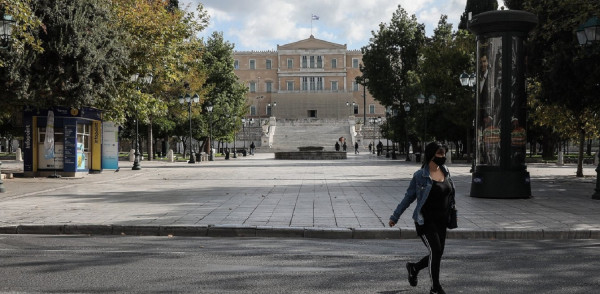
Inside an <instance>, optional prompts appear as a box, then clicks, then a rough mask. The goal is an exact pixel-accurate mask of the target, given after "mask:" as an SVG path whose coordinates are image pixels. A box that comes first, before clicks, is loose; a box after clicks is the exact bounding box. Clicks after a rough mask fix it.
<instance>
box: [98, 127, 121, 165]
mask: <svg viewBox="0 0 600 294" xmlns="http://www.w3.org/2000/svg"><path fill="white" fill-rule="evenodd" d="M117 168H119V126H118V125H117V124H115V123H114V122H103V123H102V169H117Z"/></svg>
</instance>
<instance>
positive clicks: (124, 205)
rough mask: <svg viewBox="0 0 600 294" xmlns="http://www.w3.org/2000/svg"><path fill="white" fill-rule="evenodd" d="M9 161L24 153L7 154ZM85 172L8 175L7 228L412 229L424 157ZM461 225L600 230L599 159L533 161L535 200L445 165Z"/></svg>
mask: <svg viewBox="0 0 600 294" xmlns="http://www.w3.org/2000/svg"><path fill="white" fill-rule="evenodd" d="M2 163H3V165H2V167H3V169H9V170H19V169H21V170H22V163H18V162H15V161H10V160H9V161H7V160H5V161H3V162H2ZM119 165H120V170H119V171H118V172H115V171H112V170H105V171H103V172H102V173H100V174H90V175H85V176H84V177H80V178H60V179H52V178H13V179H5V180H4V186H5V188H6V192H5V193H2V194H0V205H1V207H2V209H1V210H0V233H13V234H14V233H42V234H127V235H171V234H172V235H188V236H189V235H195V236H259V237H263V236H264V237H278V236H279V237H311V238H414V237H415V232H414V223H413V221H412V219H411V215H412V209H414V207H415V203H413V205H412V206H411V207H410V208H409V209H408V210H407V212H405V213H404V215H403V216H402V217H401V218H400V220H399V223H398V225H397V226H396V227H395V228H388V227H387V222H388V218H389V216H390V214H391V213H392V211H393V210H394V209H395V207H396V205H397V204H398V202H399V201H400V200H401V199H402V197H403V196H404V192H405V191H406V188H407V186H408V184H409V181H410V179H411V176H412V174H413V172H414V171H416V170H417V169H418V168H419V167H420V165H418V164H416V163H414V162H406V161H404V160H391V159H388V158H385V156H381V157H377V156H375V155H372V154H366V152H363V153H361V154H359V155H355V154H353V153H348V159H346V160H324V161H316V160H313V161H309V160H275V159H274V154H273V153H259V154H256V155H255V156H247V157H241V156H240V157H238V158H236V159H231V160H224V159H222V158H217V159H216V160H215V161H212V162H201V163H196V164H188V163H181V162H179V163H168V162H161V161H152V162H149V161H142V162H141V166H142V170H139V171H133V170H131V165H132V164H131V163H130V162H126V161H121V162H119ZM449 167H450V170H451V173H452V176H453V178H454V180H455V183H456V186H457V197H456V201H457V208H458V211H459V228H458V229H456V230H452V231H450V235H449V237H450V238H478V239H575V238H577V239H589V238H592V239H600V201H597V200H592V199H591V195H592V194H593V193H594V187H595V181H596V176H595V174H596V173H595V171H594V168H595V167H594V166H592V165H587V166H585V167H584V174H585V175H586V176H585V177H583V178H577V177H575V171H576V166H575V165H565V166H557V165H555V164H530V165H529V166H528V170H529V172H530V174H531V182H532V194H533V197H532V198H531V199H481V198H472V197H469V189H470V179H471V174H470V173H469V170H470V165H467V164H449Z"/></svg>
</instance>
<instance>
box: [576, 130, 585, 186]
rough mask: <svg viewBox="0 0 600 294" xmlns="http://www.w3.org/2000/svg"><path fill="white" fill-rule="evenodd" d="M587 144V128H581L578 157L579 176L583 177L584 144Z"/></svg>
mask: <svg viewBox="0 0 600 294" xmlns="http://www.w3.org/2000/svg"><path fill="white" fill-rule="evenodd" d="M584 144H585V130H584V129H582V128H580V129H579V156H578V157H577V177H583V146H584Z"/></svg>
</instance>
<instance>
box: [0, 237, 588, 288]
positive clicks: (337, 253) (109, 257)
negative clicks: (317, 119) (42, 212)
mask: <svg viewBox="0 0 600 294" xmlns="http://www.w3.org/2000/svg"><path fill="white" fill-rule="evenodd" d="M598 249H600V241H598V240H563V241H533V240H529V241H522V240H519V241H510V240H477V241H475V240H449V241H448V245H447V247H446V255H445V258H444V260H443V262H442V267H443V268H442V275H441V280H442V284H443V285H444V286H445V288H446V291H447V292H448V293H561V294H563V293H597V291H598V289H600V279H599V278H598V274H599V273H600V250H598ZM424 254H425V249H424V246H423V245H422V244H421V242H420V241H419V240H324V239H283V238H278V239H272V238H264V239H261V238H206V237H204V238H182V237H130V236H127V237H123V236H94V237H88V236H43V235H0V277H2V283H0V292H1V293H49V292H52V293H428V289H429V287H430V282H429V278H428V275H427V274H426V272H422V273H421V275H420V276H419V285H418V286H417V287H416V288H412V287H410V286H409V285H408V282H407V281H406V277H405V269H404V264H405V263H406V261H408V260H416V259H418V258H420V257H421V256H422V255H424Z"/></svg>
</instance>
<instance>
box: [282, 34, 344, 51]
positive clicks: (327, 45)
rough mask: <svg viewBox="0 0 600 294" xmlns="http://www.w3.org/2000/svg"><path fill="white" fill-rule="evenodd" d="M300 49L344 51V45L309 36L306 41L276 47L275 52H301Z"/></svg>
mask: <svg viewBox="0 0 600 294" xmlns="http://www.w3.org/2000/svg"><path fill="white" fill-rule="evenodd" d="M302 49H344V50H345V49H346V44H344V45H342V44H336V43H332V42H327V41H325V40H321V39H317V38H315V37H314V36H313V35H311V36H310V37H309V38H308V39H304V40H300V41H297V42H293V43H289V44H285V45H281V46H280V45H277V50H278V51H280V50H302Z"/></svg>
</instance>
